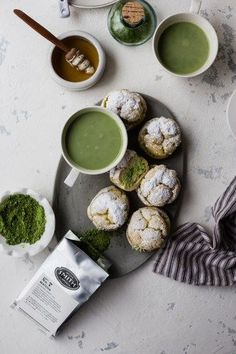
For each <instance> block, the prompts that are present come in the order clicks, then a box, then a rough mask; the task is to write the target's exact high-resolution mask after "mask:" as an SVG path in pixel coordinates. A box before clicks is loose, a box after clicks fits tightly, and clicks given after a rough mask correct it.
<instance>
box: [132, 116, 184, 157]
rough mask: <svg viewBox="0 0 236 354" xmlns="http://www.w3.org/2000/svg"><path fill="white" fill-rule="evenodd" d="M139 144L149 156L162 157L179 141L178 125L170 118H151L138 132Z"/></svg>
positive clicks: (166, 155)
mask: <svg viewBox="0 0 236 354" xmlns="http://www.w3.org/2000/svg"><path fill="white" fill-rule="evenodd" d="M138 140H139V145H140V147H141V148H142V149H143V150H144V151H145V152H146V153H147V154H148V155H149V156H151V157H153V158H155V159H164V158H166V157H168V156H170V155H172V154H173V152H174V151H175V150H176V148H177V147H178V146H179V145H180V143H181V132H180V127H179V125H178V124H177V122H176V121H175V120H174V119H171V118H165V117H160V118H153V119H150V120H149V121H148V122H147V123H145V124H144V126H143V127H142V129H141V130H140V132H139V137H138Z"/></svg>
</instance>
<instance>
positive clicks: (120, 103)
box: [102, 89, 147, 129]
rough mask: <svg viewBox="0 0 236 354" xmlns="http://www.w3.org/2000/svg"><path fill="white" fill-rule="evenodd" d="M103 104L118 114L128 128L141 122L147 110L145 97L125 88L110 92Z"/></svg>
mask: <svg viewBox="0 0 236 354" xmlns="http://www.w3.org/2000/svg"><path fill="white" fill-rule="evenodd" d="M102 106H103V107H105V108H107V109H108V110H109V111H112V112H114V113H115V114H117V115H118V116H119V117H120V118H121V119H122V120H123V122H124V124H125V126H126V128H127V129H131V128H133V127H134V126H136V125H137V124H139V123H141V122H142V121H143V120H144V118H145V115H146V111H147V105H146V102H145V100H144V98H143V97H142V96H141V95H140V94H138V93H136V92H130V91H129V90H125V89H123V90H117V91H112V92H110V93H109V94H108V95H107V96H106V97H105V98H104V99H103V101H102Z"/></svg>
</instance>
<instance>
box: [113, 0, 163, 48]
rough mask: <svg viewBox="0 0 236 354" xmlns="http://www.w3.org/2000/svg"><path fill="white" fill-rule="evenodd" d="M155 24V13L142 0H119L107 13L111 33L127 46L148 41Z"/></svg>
mask: <svg viewBox="0 0 236 354" xmlns="http://www.w3.org/2000/svg"><path fill="white" fill-rule="evenodd" d="M156 25H157V19H156V14H155V12H154V10H153V8H152V7H151V6H150V5H149V4H148V3H147V2H146V1H144V0H121V1H119V2H118V3H116V4H115V5H114V6H113V7H112V8H111V10H110V12H109V14H108V28H109V31H110V33H111V35H112V36H113V37H114V38H115V39H116V40H117V41H118V42H120V43H122V44H124V45H128V46H137V45H140V44H143V43H145V42H146V41H148V40H149V39H150V38H151V37H152V35H153V33H154V31H155V28H156Z"/></svg>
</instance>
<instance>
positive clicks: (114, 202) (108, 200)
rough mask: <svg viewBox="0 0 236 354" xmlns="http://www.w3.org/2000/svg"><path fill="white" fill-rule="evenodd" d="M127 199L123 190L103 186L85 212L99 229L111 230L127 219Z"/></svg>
mask: <svg viewBox="0 0 236 354" xmlns="http://www.w3.org/2000/svg"><path fill="white" fill-rule="evenodd" d="M128 212H129V200H128V198H127V196H126V194H125V192H123V191H121V190H120V189H118V188H116V187H115V186H109V187H106V188H103V189H101V190H100V192H98V194H97V195H96V196H95V197H94V198H93V200H92V201H91V203H90V205H89V206H88V210H87V214H88V217H89V219H90V220H91V221H92V222H93V224H94V225H95V226H96V228H97V229H99V230H106V231H112V230H116V229H118V228H119V227H121V226H122V225H123V224H124V223H125V221H126V220H127V217H128Z"/></svg>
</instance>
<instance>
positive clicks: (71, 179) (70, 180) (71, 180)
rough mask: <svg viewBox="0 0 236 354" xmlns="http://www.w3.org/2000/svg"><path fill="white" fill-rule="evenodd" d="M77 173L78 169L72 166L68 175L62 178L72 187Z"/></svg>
mask: <svg viewBox="0 0 236 354" xmlns="http://www.w3.org/2000/svg"><path fill="white" fill-rule="evenodd" d="M79 174H80V172H79V171H78V170H76V169H75V168H72V169H71V171H70V173H69V174H68V176H67V177H66V179H65V180H64V183H65V184H66V185H67V186H68V187H73V185H74V184H75V181H76V180H77V178H78V176H79Z"/></svg>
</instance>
